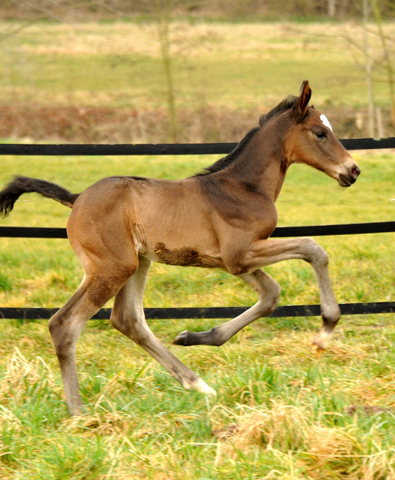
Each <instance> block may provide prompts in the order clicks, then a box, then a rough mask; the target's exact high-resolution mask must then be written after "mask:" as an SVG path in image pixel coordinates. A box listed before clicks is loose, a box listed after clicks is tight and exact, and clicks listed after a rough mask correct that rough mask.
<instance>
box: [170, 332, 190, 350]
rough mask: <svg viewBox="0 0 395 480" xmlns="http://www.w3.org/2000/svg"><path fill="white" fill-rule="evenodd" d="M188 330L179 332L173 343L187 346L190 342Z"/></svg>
mask: <svg viewBox="0 0 395 480" xmlns="http://www.w3.org/2000/svg"><path fill="white" fill-rule="evenodd" d="M188 333H189V332H188V330H185V332H181V333H179V334H178V335H177V336H176V338H175V339H174V340H173V342H172V343H173V345H182V346H183V347H187V346H188V345H189V344H188Z"/></svg>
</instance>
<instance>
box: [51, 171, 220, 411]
mask: <svg viewBox="0 0 395 480" xmlns="http://www.w3.org/2000/svg"><path fill="white" fill-rule="evenodd" d="M106 181H107V183H108V182H111V180H110V179H106V180H104V181H102V182H99V183H98V184H95V185H94V186H92V187H90V188H88V189H87V190H85V191H84V192H83V193H82V194H81V195H80V197H79V198H78V200H77V201H76V202H75V204H74V206H73V210H72V212H71V214H70V217H69V221H68V225H67V233H68V237H69V240H70V243H71V246H72V248H73V250H74V252H75V254H76V255H77V257H78V259H79V261H80V262H81V264H82V266H83V268H84V272H85V275H84V278H83V281H82V283H81V285H80V286H79V288H78V289H77V291H76V292H75V293H74V295H73V296H72V297H71V298H70V299H69V300H68V301H67V302H66V304H65V305H64V306H63V307H62V308H60V310H59V311H58V312H57V313H56V314H55V315H54V316H53V317H52V318H51V320H50V322H49V330H50V333H51V336H52V340H53V343H54V346H55V350H56V354H57V357H58V360H59V365H60V369H61V373H62V378H63V383H64V389H65V394H66V400H67V405H68V408H69V412H70V414H71V415H75V414H78V413H80V412H82V409H83V405H82V400H81V396H80V394H79V384H78V376H77V368H76V342H77V339H78V337H79V335H80V333H81V331H82V329H83V327H84V325H85V323H86V322H87V321H88V320H89V319H90V318H91V317H92V316H94V315H95V314H96V313H97V312H98V311H99V310H100V309H101V308H102V307H103V305H104V304H105V303H106V302H107V301H108V300H110V299H111V298H112V297H114V296H115V302H114V308H113V310H112V314H111V323H112V325H113V326H114V327H115V328H116V329H117V330H119V331H120V332H121V333H123V334H124V335H126V336H127V337H129V338H130V339H131V340H133V341H134V342H136V343H137V344H138V345H140V346H141V347H142V348H143V349H144V350H146V351H147V352H148V353H149V354H150V355H152V356H153V357H154V358H155V359H156V360H157V361H158V362H159V363H161V364H162V365H163V366H164V367H165V368H166V369H167V370H168V371H169V372H170V373H171V374H172V375H173V376H174V377H175V378H176V379H177V380H178V381H179V382H180V383H181V385H182V386H183V387H184V388H185V389H187V390H189V389H195V390H198V391H200V392H202V393H205V394H212V395H215V394H216V393H215V391H214V390H213V389H212V388H210V387H209V386H208V385H207V384H206V383H205V382H204V381H203V380H202V379H201V378H199V377H198V376H197V375H196V374H195V373H194V372H192V371H191V370H190V369H188V368H187V367H186V366H185V365H183V364H182V363H181V362H180V361H179V360H178V359H177V358H176V357H175V356H174V355H173V354H172V353H171V352H170V351H169V350H168V349H167V348H166V347H165V346H164V345H162V344H161V343H160V342H159V340H158V339H157V338H156V337H155V335H154V334H153V333H152V332H151V330H150V329H149V327H148V325H147V322H146V320H145V317H144V310H143V292H144V287H145V282H146V277H147V273H148V270H149V267H150V263H151V262H150V260H148V259H147V258H145V257H142V256H139V255H138V251H137V247H136V245H135V243H134V239H133V235H132V234H131V228H130V217H129V213H130V204H131V202H129V204H128V200H129V196H130V189H129V188H128V185H127V182H116V183H115V184H114V182H113V183H112V185H111V187H112V188H106V186H107V187H108V185H106ZM111 197H113V198H111ZM120 199H122V200H120Z"/></svg>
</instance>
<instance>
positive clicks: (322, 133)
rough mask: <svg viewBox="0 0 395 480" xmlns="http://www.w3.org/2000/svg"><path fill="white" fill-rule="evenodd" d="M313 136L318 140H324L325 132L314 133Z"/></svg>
mask: <svg viewBox="0 0 395 480" xmlns="http://www.w3.org/2000/svg"><path fill="white" fill-rule="evenodd" d="M315 135H316V137H318V138H325V137H326V132H316V134H315Z"/></svg>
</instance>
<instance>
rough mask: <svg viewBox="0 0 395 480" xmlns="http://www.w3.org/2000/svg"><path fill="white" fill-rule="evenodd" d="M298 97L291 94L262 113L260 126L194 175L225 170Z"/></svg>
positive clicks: (198, 175) (290, 106) (292, 104)
mask: <svg viewBox="0 0 395 480" xmlns="http://www.w3.org/2000/svg"><path fill="white" fill-rule="evenodd" d="M297 99H298V97H294V96H293V95H289V96H288V97H287V98H286V99H285V100H283V101H282V102H281V103H279V104H278V105H277V107H274V108H273V109H272V110H270V112H268V113H266V114H264V115H262V116H261V117H260V118H259V127H254V128H252V129H251V130H250V131H249V132H248V133H247V135H246V136H245V137H244V138H243V139H242V140H241V141H240V142H239V143H238V144H237V146H236V148H235V149H234V150H232V151H231V152H230V153H229V154H228V155H226V157H223V158H220V159H219V160H217V161H216V162H215V163H213V164H212V165H210V166H209V167H207V168H205V169H204V170H203V171H202V172H200V173H196V174H195V175H194V177H202V176H204V175H209V174H210V173H215V172H219V171H220V170H223V169H224V168H226V167H227V166H228V165H230V164H231V163H233V162H234V160H236V158H237V157H238V156H239V155H240V153H241V152H242V151H243V150H244V148H245V146H246V145H247V143H248V142H249V141H250V140H251V138H252V137H254V135H255V134H256V133H257V132H258V130H260V128H261V127H262V126H263V125H265V124H266V123H267V122H268V121H269V120H270V119H271V118H273V117H274V116H275V115H277V114H278V113H281V112H283V111H284V110H289V109H290V108H292V107H293V106H294V105H295V103H296V100H297Z"/></svg>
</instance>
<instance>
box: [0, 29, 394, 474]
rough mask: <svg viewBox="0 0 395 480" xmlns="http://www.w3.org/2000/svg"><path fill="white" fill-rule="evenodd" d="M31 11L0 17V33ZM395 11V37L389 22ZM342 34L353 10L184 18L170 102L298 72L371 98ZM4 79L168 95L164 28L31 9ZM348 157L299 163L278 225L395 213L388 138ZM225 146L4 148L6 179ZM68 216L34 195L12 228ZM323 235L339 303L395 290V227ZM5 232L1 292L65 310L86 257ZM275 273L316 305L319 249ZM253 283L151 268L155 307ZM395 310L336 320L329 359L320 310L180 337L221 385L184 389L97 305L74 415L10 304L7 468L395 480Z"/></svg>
mask: <svg viewBox="0 0 395 480" xmlns="http://www.w3.org/2000/svg"><path fill="white" fill-rule="evenodd" d="M18 25H19V24H18V23H17V22H14V23H12V24H6V23H2V24H0V27H1V29H2V31H3V32H7V31H10V29H12V30H14V29H17V28H18ZM385 28H386V31H387V33H388V34H392V33H391V32H392V31H393V26H392V25H391V24H388V25H386V27H385ZM345 32H348V33H349V35H351V36H352V38H354V39H356V40H358V41H360V38H359V37H358V36H359V35H360V31H359V30H358V27H357V26H355V25H353V24H347V25H336V24H320V25H314V24H307V25H295V24H280V23H278V24H263V25H260V24H254V25H243V24H234V25H231V26H229V25H226V24H217V23H207V24H205V23H199V22H198V23H196V24H194V25H192V24H189V23H187V22H177V23H175V24H172V28H171V35H172V52H173V54H174V57H173V58H174V75H175V79H176V84H177V106H178V107H182V108H186V109H190V110H191V111H193V110H194V109H196V108H197V107H200V106H202V105H203V106H208V107H209V108H210V109H211V108H212V109H216V108H218V109H220V108H224V107H226V106H229V107H230V108H233V109H234V110H235V111H236V110H237V109H240V111H242V110H243V109H249V108H256V107H258V106H259V107H260V108H262V110H263V111H265V110H266V109H267V108H271V107H272V106H273V105H274V104H276V103H277V102H278V101H279V100H280V99H282V98H283V97H284V96H285V95H286V94H288V93H291V94H295V93H297V90H298V88H299V85H300V83H301V81H302V80H303V79H305V78H308V79H309V80H310V83H311V86H312V88H313V103H314V104H315V105H316V106H317V108H319V109H320V110H322V111H325V106H328V107H329V106H330V105H335V106H339V105H346V106H349V107H350V108H353V109H358V108H359V107H360V106H365V104H366V96H365V85H364V79H363V76H362V75H361V73H360V71H359V70H358V69H357V67H356V64H357V61H360V60H361V58H360V57H359V56H358V54H357V53H356V52H355V51H352V49H351V48H349V44H348V43H347V42H345V40H344V34H345ZM142 79H143V81H142ZM377 79H378V80H380V77H379V78H377ZM0 83H1V87H2V88H1V89H0V103H3V104H7V103H12V104H15V103H21V105H28V104H31V103H37V104H42V105H55V106H64V105H79V106H82V107H83V106H84V105H93V106H106V105H107V106H108V105H109V106H113V107H123V106H132V107H135V106H136V105H137V106H139V107H140V108H141V109H144V108H157V107H162V108H165V106H166V97H165V89H164V76H163V69H162V66H161V64H160V54H159V46H158V42H157V38H156V31H155V26H154V25H153V24H148V23H147V24H144V23H143V24H132V23H122V22H119V23H102V24H92V23H79V24H49V23H42V24H40V23H38V24H35V25H32V26H31V27H29V28H27V29H24V30H21V31H20V33H19V34H18V35H16V36H11V37H9V38H8V39H7V41H5V42H4V41H3V42H2V44H1V49H0ZM376 87H377V88H376V100H377V101H378V104H381V105H383V106H385V104H386V102H387V92H386V86H385V84H383V83H377V85H376ZM256 120H257V118H256V117H254V118H253V119H252V123H251V126H253V125H254V124H255V122H256ZM330 120H331V121H332V118H331V119H330ZM333 120H334V121H333V122H332V123H333V124H335V121H336V119H333ZM49 135H50V132H49ZM232 140H236V139H235V138H232ZM354 157H355V159H356V160H357V161H358V163H359V164H360V166H361V168H362V175H361V177H360V179H359V180H358V182H357V184H356V185H355V186H354V187H352V188H351V189H347V190H343V189H340V187H338V186H337V185H336V184H335V182H334V181H333V180H331V179H329V178H328V177H326V176H324V175H323V174H321V173H319V172H315V171H313V170H311V169H308V168H307V167H303V166H299V165H297V166H293V167H292V168H291V169H290V172H289V174H288V177H287V180H286V182H285V185H284V187H283V191H282V193H281V195H280V198H279V200H278V203H277V207H278V211H279V225H280V226H285V225H309V224H327V223H348V222H350V223H352V222H364V221H386V220H393V219H394V213H395V201H392V200H393V199H395V189H394V181H393V178H394V159H393V152H389V151H387V152H386V151H382V152H375V153H373V152H370V153H369V154H367V153H362V152H358V153H357V152H356V153H355V155H354ZM214 161H215V158H214V157H213V156H211V157H207V156H190V157H183V158H182V157H135V158H134V157H130V158H129V157H124V158H123V157H91V158H85V157H44V158H34V157H19V156H6V157H2V158H1V166H2V168H1V169H0V185H4V184H5V183H6V182H8V181H9V179H10V178H11V176H12V174H14V173H21V174H24V175H27V176H33V177H39V178H45V179H47V180H50V181H54V182H57V183H59V184H61V185H64V186H65V187H66V188H68V189H70V190H71V191H75V192H77V191H81V190H83V189H84V188H86V187H87V186H89V185H90V184H92V183H93V182H94V181H96V180H98V179H100V178H102V177H104V176H107V175H113V174H116V175H122V174H125V175H131V174H132V175H147V176H152V177H159V178H181V177H184V176H187V175H190V174H193V173H194V172H196V171H198V170H200V169H201V168H203V167H204V166H207V165H208V164H210V163H212V162H214ZM68 213H69V211H68V209H67V208H65V207H63V206H61V205H58V204H57V203H56V202H53V201H50V200H46V199H43V198H41V197H39V196H36V195H29V196H28V195H26V196H24V197H23V198H22V199H21V200H20V201H19V202H18V203H17V205H16V207H15V210H14V212H13V213H12V214H11V216H10V217H9V218H8V219H5V220H2V222H1V225H21V226H52V227H64V226H65V224H66V221H67V217H68ZM317 240H318V241H319V243H320V244H321V245H322V246H323V247H324V248H326V250H327V251H328V253H329V256H330V259H331V263H330V273H331V277H332V282H333V286H334V290H335V294H336V296H337V298H338V300H339V302H374V301H386V300H393V299H394V295H395V276H394V272H395V262H394V247H393V244H394V241H393V234H380V235H361V236H341V237H322V238H317ZM0 243H1V248H0V305H2V306H8V307H23V306H32V307H40V306H43V307H57V306H60V305H61V304H63V303H64V302H65V301H66V300H67V298H69V296H70V295H71V294H72V293H73V292H74V290H75V289H76V288H77V286H78V285H79V283H80V281H81V278H82V269H81V267H80V265H79V263H78V262H77V260H76V259H75V257H74V254H73V252H72V250H71V248H70V246H69V244H68V242H67V240H42V239H30V240H28V239H7V238H3V239H0ZM267 271H268V273H270V274H271V275H272V276H273V277H274V278H275V279H276V280H277V281H279V283H280V285H281V287H282V293H281V298H280V304H281V305H287V304H309V303H318V302H319V297H318V289H317V287H316V282H315V279H314V275H313V272H312V270H311V268H310V266H309V265H307V264H304V263H303V262H300V261H289V262H284V263H282V264H278V265H273V266H271V267H270V268H267ZM255 300H256V297H255V295H254V293H253V292H252V291H251V290H250V288H249V287H247V286H246V285H244V284H242V283H241V282H240V281H238V280H237V279H234V278H232V277H230V276H229V275H227V274H225V273H223V272H219V271H210V270H204V269H195V268H188V269H183V268H177V267H168V266H162V265H153V266H152V269H151V272H150V276H149V279H148V285H147V289H146V296H145V306H146V307H177V306H186V307H187V306H191V307H192V306H227V305H228V306H240V305H251V304H253V303H254V302H255ZM109 306H111V302H109ZM393 320H394V315H393V314H392V315H376V316H374V315H372V316H348V317H343V319H342V321H341V323H340V324H339V326H338V328H337V329H336V333H335V335H334V338H333V341H332V342H331V344H330V346H329V349H328V352H326V353H325V354H323V355H322V356H321V357H320V358H316V357H314V356H313V354H312V353H311V349H310V342H311V339H312V337H313V336H314V333H315V332H316V330H317V329H318V327H319V323H320V321H319V319H318V318H310V317H309V318H289V319H281V318H279V319H275V318H273V319H261V320H259V321H257V322H255V324H253V325H251V326H250V327H248V328H246V329H245V330H244V331H243V332H241V333H240V334H239V335H237V336H236V337H235V338H234V339H232V340H231V341H230V342H228V344H226V345H225V346H223V347H221V348H219V349H214V348H208V347H207V348H206V347H192V348H189V349H183V348H181V347H176V346H170V349H171V350H172V351H173V352H174V353H175V354H176V355H177V356H178V357H179V358H180V359H181V360H182V361H183V362H184V363H186V364H187V365H188V366H189V367H191V368H192V369H194V370H195V371H197V372H198V373H199V374H200V375H201V376H202V378H204V380H205V381H207V383H208V384H209V385H211V386H212V387H213V388H215V389H216V390H217V392H218V397H217V398H216V399H215V400H213V399H206V398H204V397H202V396H201V395H199V394H197V393H194V392H190V393H188V392H185V391H183V389H182V388H181V387H180V386H179V385H178V384H177V383H176V381H175V380H173V379H172V378H171V377H169V375H168V374H167V373H166V372H165V371H164V370H163V369H162V368H161V367H160V366H159V365H158V364H157V363H156V362H155V361H152V360H151V358H149V357H148V356H147V355H146V354H145V353H144V352H143V351H142V350H141V349H139V348H138V347H136V346H135V345H134V344H132V342H130V340H128V339H127V338H126V337H123V336H121V335H120V334H119V333H118V332H116V331H115V330H113V329H111V327H109V325H108V322H106V321H103V322H89V323H88V325H87V326H86V328H85V329H84V331H83V333H82V335H81V338H80V341H79V345H78V350H77V363H78V369H79V373H80V381H81V388H82V395H83V399H84V402H85V405H86V414H85V415H83V416H81V417H78V418H73V419H70V418H69V417H68V414H67V410H66V405H65V402H64V395H63V387H62V383H61V378H60V373H59V370H58V366H57V360H56V358H55V355H54V351H53V346H52V344H51V341H50V337H49V333H48V331H47V325H46V322H41V321H33V322H24V321H22V320H11V321H10V320H6V321H2V329H1V330H0V353H1V355H0V478H1V479H4V480H8V479H13V480H14V479H15V480H16V479H18V480H19V479H23V480H25V479H26V480H41V479H42V478H45V479H53V480H60V479H68V480H69V479H71V480H82V479H84V480H96V479H100V480H104V479H110V478H115V479H120V480H129V479H130V480H131V479H132V480H135V479H142V480H145V479H154V480H170V479H180V480H181V479H182V480H183V479H185V478H188V479H189V478H190V479H192V480H207V479H209V480H214V479H220V480H242V479H243V480H244V479H248V480H250V479H251V480H252V479H254V480H255V479H268V480H271V479H276V480H277V479H278V480H280V479H284V480H288V479H311V480H322V479H339V480H340V479H348V480H361V479H363V480H384V479H386V480H388V479H391V480H392V479H395V460H394V447H393V437H394V427H395V420H394V415H395V411H394V407H395V396H394V391H395V390H394V388H395V376H394V364H395V350H394V339H395V331H394V326H393ZM216 323H217V322H216V321H215V320H199V321H197V320H182V321H173V320H169V321H163V322H159V321H152V322H151V327H152V329H153V331H154V332H155V333H156V334H157V335H158V337H159V338H160V339H161V340H162V341H163V342H164V344H165V345H170V343H171V341H172V339H173V338H174V337H175V336H176V335H177V333H179V332H180V331H182V330H185V329H189V330H206V329H208V328H210V327H212V326H214V325H215V324H216Z"/></svg>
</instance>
